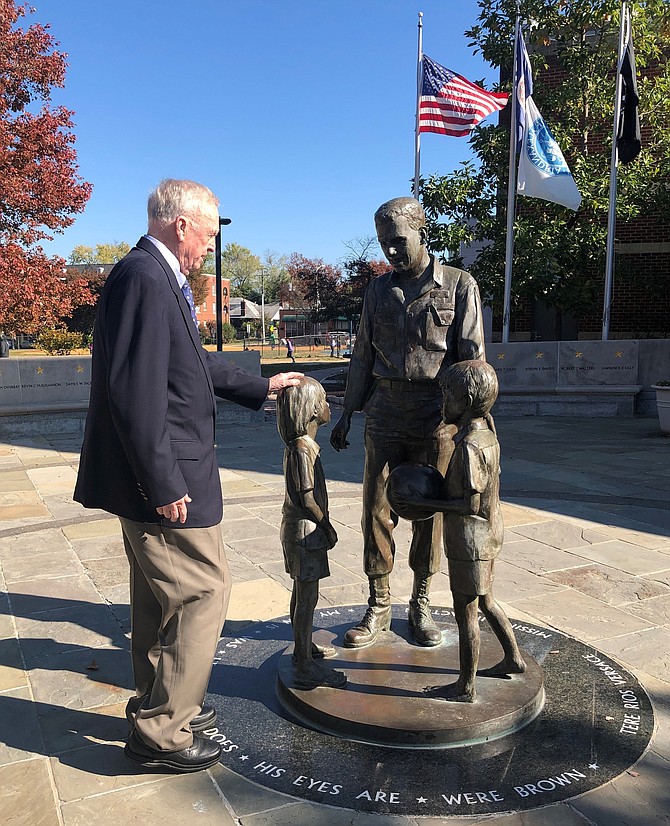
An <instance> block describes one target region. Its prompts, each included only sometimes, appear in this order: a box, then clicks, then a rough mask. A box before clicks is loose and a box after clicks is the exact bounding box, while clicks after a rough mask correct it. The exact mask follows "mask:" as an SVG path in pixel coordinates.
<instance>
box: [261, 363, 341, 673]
mask: <svg viewBox="0 0 670 826" xmlns="http://www.w3.org/2000/svg"><path fill="white" fill-rule="evenodd" d="M329 421H330V408H329V406H328V402H327V401H326V393H325V391H324V389H323V387H322V386H321V384H319V382H318V381H316V380H315V379H312V378H308V377H307V376H304V377H303V378H302V379H301V380H300V383H299V384H298V385H297V386H295V387H287V388H286V390H284V391H281V392H280V393H279V394H278V396H277V429H278V430H279V435H280V436H281V438H282V440H283V442H284V444H285V445H286V447H285V448H284V479H285V482H286V495H285V498H284V506H283V508H282V521H281V543H282V548H283V551H284V564H285V566H286V572H287V573H288V574H290V575H291V578H292V579H293V590H292V593H291V608H290V611H291V625H292V627H293V637H294V641H295V646H294V653H293V662H294V666H295V674H294V684H295V686H296V687H297V688H306V689H309V688H316V687H317V686H328V687H330V688H341V687H342V686H344V685H345V683H346V682H347V678H346V676H345V675H344V674H342V672H340V671H335V670H334V669H326V668H323V666H321V665H319V664H318V663H316V662H315V658H323V657H324V656H327V655H328V654H332V653H334V649H330V650H328V649H324V648H319V647H318V646H316V645H315V644H314V643H313V642H312V626H313V622H314V609H315V608H316V603H317V601H318V599H319V580H320V579H323V578H324V577H327V576H330V569H329V567H328V553H327V552H328V551H329V550H330V549H331V548H332V547H334V546H335V543H336V542H337V534H336V533H335V529H334V528H333V526H332V524H331V522H330V519H329V517H328V493H327V491H326V480H325V477H324V474H323V467H322V466H321V459H320V458H319V446H318V444H317V443H316V441H315V438H316V431H317V430H318V428H319V427H320V426H321V425H323V424H327V423H328V422H329Z"/></svg>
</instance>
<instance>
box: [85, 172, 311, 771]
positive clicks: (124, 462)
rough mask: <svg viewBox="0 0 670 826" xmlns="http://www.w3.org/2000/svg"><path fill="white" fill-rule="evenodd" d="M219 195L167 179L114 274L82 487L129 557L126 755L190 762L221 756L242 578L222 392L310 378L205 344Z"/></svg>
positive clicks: (101, 313) (149, 762)
mask: <svg viewBox="0 0 670 826" xmlns="http://www.w3.org/2000/svg"><path fill="white" fill-rule="evenodd" d="M218 203H219V202H218V200H217V199H216V197H215V196H214V194H213V193H212V192H211V191H210V190H209V189H207V188H206V187H204V186H202V185H201V184H197V183H195V182H193V181H179V180H173V179H167V180H164V181H162V182H161V183H160V184H159V185H158V187H157V188H156V189H155V191H154V192H153V193H152V194H151V195H150V196H149V201H148V217H149V229H148V233H147V235H145V236H143V237H142V238H141V239H140V240H139V241H138V243H137V245H136V246H135V247H134V248H133V249H132V250H131V251H130V252H129V253H128V255H126V257H125V258H124V259H123V260H122V261H120V262H119V263H118V264H116V266H115V267H114V268H113V270H112V272H111V273H110V275H109V277H108V279H107V282H106V284H105V287H104V289H103V292H102V294H101V296H100V302H99V305H98V312H97V318H96V325H95V333H94V346H93V364H92V376H91V398H90V404H89V412H88V417H87V420H86V431H85V435H84V444H83V448H82V454H81V463H80V469H79V476H78V479H77V485H76V489H75V494H74V498H75V500H76V501H78V502H81V503H82V504H83V505H84V506H86V507H90V508H102V509H104V510H106V511H109V512H110V513H113V514H116V515H117V516H119V518H120V521H121V528H122V533H123V541H124V545H125V549H126V554H127V556H128V561H129V563H130V590H131V596H130V602H131V624H132V644H131V654H132V663H133V673H134V678H135V686H136V697H133V698H131V700H130V701H129V703H128V706H127V716H128V719H129V721H130V722H131V725H132V728H131V734H130V738H129V740H128V744H127V745H126V748H125V752H126V755H127V756H128V757H129V758H130V759H132V760H135V761H136V762H139V763H142V765H144V766H161V767H167V768H170V769H173V770H175V771H183V772H189V771H198V770H199V769H204V768H208V767H209V766H211V765H214V763H216V762H217V761H218V759H219V757H220V754H221V749H220V747H219V746H218V745H217V744H215V743H214V742H212V741H210V740H208V739H206V738H204V737H202V736H198V734H197V732H199V731H202V730H204V729H205V728H207V727H208V726H209V725H211V724H212V723H213V721H214V718H215V711H214V709H213V708H211V707H207V706H205V707H203V705H202V704H203V699H204V696H205V691H206V688H207V683H208V680H209V675H210V671H211V667H212V660H213V657H214V653H215V650H216V645H217V642H218V639H219V635H220V631H221V627H222V625H223V621H224V618H225V614H226V609H227V605H228V598H229V595H230V586H231V581H230V573H229V570H228V565H227V563H226V558H225V553H224V545H223V539H222V537H221V532H220V527H219V523H220V521H221V517H222V498H221V485H220V481H219V475H218V467H217V462H216V454H215V444H214V430H215V420H216V402H215V394H216V395H218V396H221V397H222V398H225V399H228V400H230V401H233V402H236V403H238V404H241V405H243V406H245V407H248V408H251V409H254V410H258V409H259V408H260V407H261V405H262V404H263V401H264V400H265V398H266V397H267V395H268V393H269V392H274V391H276V390H279V389H281V388H283V387H287V386H290V385H295V384H297V383H298V380H299V378H300V376H301V374H300V373H281V374H279V375H277V376H273V377H272V378H271V379H270V380H268V379H264V378H261V377H259V376H255V375H251V374H249V373H246V372H245V371H243V370H241V369H239V368H237V367H235V366H234V365H232V364H231V363H230V362H228V361H226V360H225V359H224V358H222V356H221V355H220V354H219V353H210V352H208V351H206V350H205V349H204V348H203V347H202V346H201V344H200V338H199V335H198V330H197V321H196V314H195V307H194V304H193V295H192V293H191V289H190V287H189V285H188V281H187V280H186V276H187V275H188V274H189V272H191V271H193V270H195V269H197V268H198V267H200V266H201V265H202V262H203V260H204V258H205V256H206V255H207V253H208V252H213V251H214V239H215V237H216V234H217V232H218V231H219V214H218ZM194 732H195V734H194Z"/></svg>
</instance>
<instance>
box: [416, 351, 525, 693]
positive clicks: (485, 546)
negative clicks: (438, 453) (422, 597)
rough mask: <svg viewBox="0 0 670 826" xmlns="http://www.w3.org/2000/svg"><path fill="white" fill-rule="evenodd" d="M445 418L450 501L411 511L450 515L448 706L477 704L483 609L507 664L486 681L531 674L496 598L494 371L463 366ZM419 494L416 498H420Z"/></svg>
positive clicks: (452, 380)
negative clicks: (451, 427) (452, 675)
mask: <svg viewBox="0 0 670 826" xmlns="http://www.w3.org/2000/svg"><path fill="white" fill-rule="evenodd" d="M441 384H442V390H443V393H444V401H443V406H442V416H443V418H444V421H445V422H446V423H448V424H455V425H457V426H458V433H457V434H456V436H455V437H454V452H453V455H452V457H451V460H450V462H449V467H448V468H447V473H446V476H445V481H444V500H440V501H434V500H429V499H423V498H422V497H419V496H417V498H416V499H415V498H414V495H413V496H412V503H411V504H412V506H413V507H414V508H416V507H417V506H418V507H419V508H420V509H423V510H425V511H427V512H430V511H436V512H441V513H443V514H444V517H443V529H444V547H445V550H446V554H447V560H448V565H449V581H450V586H451V591H452V594H453V598H454V613H455V615H456V622H457V623H458V641H459V658H460V674H459V678H458V681H457V682H456V683H453V684H452V685H449V686H446V687H445V688H443V689H438V690H437V691H435V692H433V693H434V694H435V695H436V696H440V697H443V698H444V699H447V700H452V701H457V702H463V703H472V702H474V700H475V675H476V674H477V663H478V660H479V644H480V636H479V624H478V619H477V608H478V607H480V608H481V610H482V613H483V614H484V616H485V617H486V619H487V620H488V622H489V625H490V626H491V628H492V629H493V632H494V633H495V635H496V637H497V638H498V640H499V641H500V644H501V645H502V648H503V652H504V657H503V659H502V660H501V661H500V662H499V663H498V664H497V665H494V666H493V667H491V668H487V669H485V670H482V671H480V672H479V673H480V675H482V676H488V677H502V676H505V675H509V674H520V673H521V672H523V671H525V670H526V664H525V662H524V661H523V658H522V657H521V653H520V651H519V647H518V645H517V642H516V639H515V637H514V631H513V630H512V626H511V625H510V621H509V620H508V619H507V617H506V616H505V613H504V611H503V610H502V608H501V607H500V606H499V605H498V603H497V602H496V601H495V599H494V598H493V591H492V586H493V562H494V560H495V558H496V557H497V556H498V553H499V552H500V548H501V546H502V542H503V520H502V513H501V510H500V498H499V475H500V445H499V444H498V439H497V438H496V432H495V427H494V424H493V419H492V418H491V415H490V411H491V408H492V407H493V403H494V402H495V400H496V398H497V395H498V380H497V378H496V374H495V370H494V369H493V368H492V367H491V366H490V365H489V364H487V363H486V362H484V361H479V360H476V361H462V362H459V363H457V364H454V365H452V366H451V367H449V369H448V370H446V371H445V373H444V375H443V378H442V380H441ZM413 494H417V491H413Z"/></svg>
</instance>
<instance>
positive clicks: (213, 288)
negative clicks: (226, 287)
mask: <svg viewBox="0 0 670 826" xmlns="http://www.w3.org/2000/svg"><path fill="white" fill-rule="evenodd" d="M212 295H216V284H212Z"/></svg>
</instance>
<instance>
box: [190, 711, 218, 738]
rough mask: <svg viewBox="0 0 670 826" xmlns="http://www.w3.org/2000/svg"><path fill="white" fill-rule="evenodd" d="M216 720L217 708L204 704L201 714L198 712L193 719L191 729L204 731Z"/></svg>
mask: <svg viewBox="0 0 670 826" xmlns="http://www.w3.org/2000/svg"><path fill="white" fill-rule="evenodd" d="M215 720H216V709H215V708H213V707H212V706H203V707H202V710H201V712H200V714H196V715H195V717H194V718H193V719H192V720H191V731H194V732H195V731H204V730H205V729H206V728H209V727H210V726H211V725H213V724H214V721H215Z"/></svg>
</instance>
